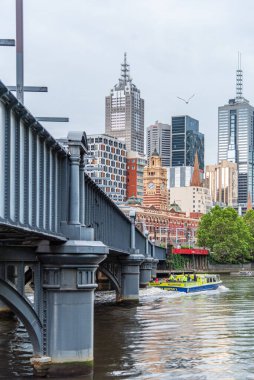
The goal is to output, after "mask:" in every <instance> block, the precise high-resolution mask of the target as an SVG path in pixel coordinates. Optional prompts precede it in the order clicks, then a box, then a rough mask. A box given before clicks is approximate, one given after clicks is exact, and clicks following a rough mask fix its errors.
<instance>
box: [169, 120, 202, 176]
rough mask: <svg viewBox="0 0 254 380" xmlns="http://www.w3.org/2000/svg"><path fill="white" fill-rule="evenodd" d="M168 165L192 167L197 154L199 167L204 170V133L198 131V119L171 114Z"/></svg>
mask: <svg viewBox="0 0 254 380" xmlns="http://www.w3.org/2000/svg"><path fill="white" fill-rule="evenodd" d="M171 128H172V133H171V160H170V166H173V167H176V166H192V167H194V161H195V154H196V153H197V154H198V161H199V168H200V171H201V172H204V134H203V133H201V132H199V121H198V120H196V119H193V118H192V117H190V116H187V115H184V116H173V117H172V122H171Z"/></svg>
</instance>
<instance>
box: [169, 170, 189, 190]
mask: <svg viewBox="0 0 254 380" xmlns="http://www.w3.org/2000/svg"><path fill="white" fill-rule="evenodd" d="M193 170H194V168H193V167H192V166H176V167H170V168H167V174H168V189H170V188H172V187H184V186H190V182H191V178H192V174H193Z"/></svg>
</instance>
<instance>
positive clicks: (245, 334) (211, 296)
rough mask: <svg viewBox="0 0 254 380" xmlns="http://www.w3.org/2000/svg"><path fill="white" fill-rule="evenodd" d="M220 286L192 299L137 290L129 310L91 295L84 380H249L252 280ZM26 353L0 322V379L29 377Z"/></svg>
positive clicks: (10, 326)
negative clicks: (91, 340)
mask: <svg viewBox="0 0 254 380" xmlns="http://www.w3.org/2000/svg"><path fill="white" fill-rule="evenodd" d="M223 283H224V285H223V286H222V287H220V289H218V290H215V291H209V292H201V293H195V294H181V293H175V292H167V291H163V290H160V289H147V290H141V291H140V303H139V305H136V306H119V305H115V303H114V293H112V292H106V293H97V295H96V305H95V367H94V375H93V376H91V377H89V380H90V379H91V380H104V379H105V380H112V379H114V380H121V379H139V380H141V379H142V380H148V379H154V380H155V379H156V380H164V379H169V380H170V379H174V380H178V379H179V380H180V379H181V380H187V379H188V380H217V379H220V380H231V379H237V380H238V379H239V380H245V379H246V380H251V379H253V380H254V278H242V279H240V278H235V277H230V276H225V277H224V278H223ZM31 354H32V350H31V345H30V343H29V339H28V336H27V333H26V331H25V330H24V328H22V327H21V326H20V325H19V323H17V322H15V321H0V379H15V378H18V379H29V378H31V377H32V371H31V368H30V365H29V357H30V356H31ZM72 379H74V378H72ZM84 379H86V378H84Z"/></svg>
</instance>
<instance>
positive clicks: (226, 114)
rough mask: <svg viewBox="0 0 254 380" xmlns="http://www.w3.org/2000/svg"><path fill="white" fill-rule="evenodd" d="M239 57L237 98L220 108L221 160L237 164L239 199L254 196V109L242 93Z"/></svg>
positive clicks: (243, 200) (219, 159) (242, 201)
mask: <svg viewBox="0 0 254 380" xmlns="http://www.w3.org/2000/svg"><path fill="white" fill-rule="evenodd" d="M242 75H243V72H242V69H241V64H240V59H239V62H238V69H237V70H236V97H235V99H229V102H228V104H226V105H224V106H222V107H219V109H218V124H219V125H218V129H219V133H218V162H219V163H220V162H222V160H228V161H231V162H235V163H236V164H237V166H238V202H239V203H244V204H246V203H247V199H248V193H250V195H251V199H254V142H253V137H254V136H253V116H254V108H253V107H252V106H251V105H250V104H249V101H248V100H246V99H245V98H244V97H243V95H242Z"/></svg>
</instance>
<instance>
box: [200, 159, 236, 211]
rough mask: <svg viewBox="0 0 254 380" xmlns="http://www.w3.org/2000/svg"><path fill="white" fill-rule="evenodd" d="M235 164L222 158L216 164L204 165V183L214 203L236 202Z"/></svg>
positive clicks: (232, 203)
mask: <svg viewBox="0 0 254 380" xmlns="http://www.w3.org/2000/svg"><path fill="white" fill-rule="evenodd" d="M237 176H238V171H237V164H236V163H233V162H230V161H226V160H222V161H221V162H220V163H219V164H218V165H206V170H205V177H206V183H207V186H208V188H209V190H210V193H211V195H212V200H213V202H214V203H215V204H219V205H226V206H235V205H236V204H237V192H238V182H237Z"/></svg>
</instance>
